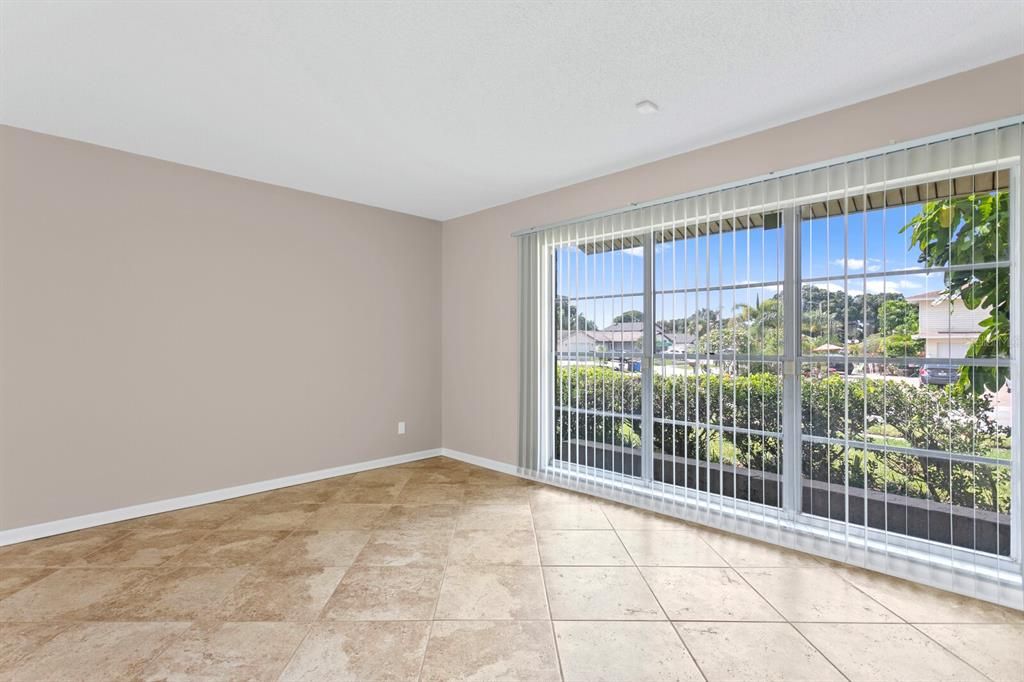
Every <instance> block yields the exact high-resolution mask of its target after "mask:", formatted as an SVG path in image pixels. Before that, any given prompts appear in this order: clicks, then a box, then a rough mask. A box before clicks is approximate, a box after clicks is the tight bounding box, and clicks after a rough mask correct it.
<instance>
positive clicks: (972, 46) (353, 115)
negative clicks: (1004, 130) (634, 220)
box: [0, 0, 1024, 219]
mask: <svg viewBox="0 0 1024 682" xmlns="http://www.w3.org/2000/svg"><path fill="white" fill-rule="evenodd" d="M0 22H2V25H0V87H2V90H0V98H2V99H0V121H2V122H4V123H7V124H10V125H13V126H18V127H22V128H28V129H31V130H37V131H41V132H45V133H50V134H53V135H61V136H64V137H69V138H73V139H77V140H84V141H87V142H93V143H96V144H100V145H105V146H108V147H114V148H117V149H123V150H127V151H130V152H135V153H138V154H145V155H148V156H154V157H157V158H161V159H168V160H171V161H177V162H180V163H184V164H189V165H192V166H198V167H200V168H207V169H210V170H215V171H220V172H223V173H229V174H232V175H238V176H242V177H246V178H253V179H256V180H262V181H265V182H270V183H274V184H278V185H285V186H288V187H294V188H298V189H302V190H307V191H310V192H317V193H320V194H325V195H329V196H333V197H340V198H343V199H349V200H352V201H358V202H362V203H366V204H371V205H375V206H383V207H386V208H391V209H395V210H399V211H405V212H408V213H414V214H418V215H423V216H428V217H432V218H438V219H446V218H451V217H454V216H458V215H462V214H465V213H470V212H472V211H476V210H479V209H482V208H486V207H489V206H494V205H497V204H501V203H505V202H508V201H511V200H514V199H518V198H521V197H525V196H529V195H531V194H536V193H538V192H543V191H545V190H550V189H554V188H557V187H561V186H564V185H567V184H571V183H573V182H577V181H580V180H584V179H587V178H591V177H596V176H599V175H603V174H605V173H609V172H611V171H615V170H619V169H622V168H626V167H629V166H632V165H636V164H639V163H643V162H646V161H652V160H655V159H658V158H662V157H665V156H669V155H671V154H674V153H679V152H682V151H686V150H688V149H692V148H695V147H700V146H704V145H706V144H709V143H713V142H716V141H719V140H722V139H726V138H728V137H733V136H736V135H740V134H744V133H748V132H753V131H755V130H760V129H764V128H768V127H771V126H773V125H777V124H780V123H784V122H786V121H791V120H795V119H798V118H802V117H805V116H808V115H811V114H814V113H818V112H821V111H826V110H829V109H834V108H836V107H839V106H842V105H845V104H849V103H852V102H856V101H859V100H863V99H867V98H870V97H873V96H876V95H880V94H884V93H886V92H890V91H893V90H897V89H900V88H903V87H906V86H909V85H914V84H917V83H921V82H925V81H928V80H931V79H934V78H938V77H941V76H945V75H948V74H952V73H956V72H959V71H963V70H966V69H969V68H973V67H975V66H980V65H983V64H986V63H989V62H993V61H996V60H999V59H1002V58H1006V57H1009V56H1012V55H1015V54H1019V53H1021V52H1024V2H1020V1H1019V0H1016V1H983V0H973V1H960V2H946V1H942V0H927V1H925V2H917V1H913V0H902V1H899V2H867V1H860V2H857V1H854V2H797V1H786V2H782V1H780V2H755V1H745V2H717V1H716V2H702V1H701V2H698V1H692V0H691V1H690V2H672V3H661V2H659V3H644V2H626V3H597V2H558V3H537V2H446V3H430V2H391V3H383V2H379V3H375V2H369V3H321V2H317V3H305V2H289V3H260V4H246V3H218V2H207V3H193V2H181V3H146V2H135V3H117V4H111V3H96V2H62V3H53V4H50V3H44V2H32V3H21V2H13V3H12V2H5V3H4V4H3V6H2V15H0ZM965 96H984V95H983V93H974V94H969V93H965ZM643 99H650V100H653V101H654V102H656V103H657V104H658V105H659V107H660V108H661V112H660V113H659V114H656V115H647V116H642V115H639V114H638V113H637V112H636V111H635V110H634V103H635V102H637V101H639V100H643ZM950 105H951V106H955V102H951V103H950Z"/></svg>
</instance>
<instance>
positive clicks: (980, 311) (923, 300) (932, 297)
mask: <svg viewBox="0 0 1024 682" xmlns="http://www.w3.org/2000/svg"><path fill="white" fill-rule="evenodd" d="M907 301H908V302H910V303H916V304H917V306H918V311H919V313H918V332H917V334H915V335H914V338H915V339H924V342H925V347H924V355H925V357H926V358H962V357H964V356H966V355H967V349H968V347H970V345H971V344H972V343H974V340H975V339H976V338H978V333H979V332H980V331H981V321H982V320H984V319H985V318H986V317H988V315H989V311H988V309H987V308H976V309H975V310H971V309H969V308H968V307H967V306H965V305H964V303H963V301H960V300H958V299H957V300H952V301H950V300H949V299H948V298H947V297H946V296H945V295H944V294H943V292H941V291H928V292H925V293H923V294H918V295H917V296H909V297H908V298H907Z"/></svg>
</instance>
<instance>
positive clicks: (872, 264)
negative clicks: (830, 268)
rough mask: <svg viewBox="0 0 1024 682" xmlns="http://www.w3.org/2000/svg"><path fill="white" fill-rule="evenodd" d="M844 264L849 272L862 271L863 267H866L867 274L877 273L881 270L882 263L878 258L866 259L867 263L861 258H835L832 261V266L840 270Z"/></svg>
mask: <svg viewBox="0 0 1024 682" xmlns="http://www.w3.org/2000/svg"><path fill="white" fill-rule="evenodd" d="M844 264H845V265H846V267H847V268H848V269H850V270H864V266H865V265H867V271H868V272H878V271H879V270H881V269H882V261H881V260H879V259H878V258H868V259H867V261H865V260H864V259H863V258H846V259H843V258H836V259H835V260H834V261H832V265H835V266H838V267H840V268H842V267H843V265H844Z"/></svg>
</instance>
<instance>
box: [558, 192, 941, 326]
mask: <svg viewBox="0 0 1024 682" xmlns="http://www.w3.org/2000/svg"><path fill="white" fill-rule="evenodd" d="M919 212H920V205H909V206H905V207H904V206H901V207H892V208H887V209H880V210H874V211H868V212H866V213H864V212H862V213H854V214H852V215H850V216H841V215H840V216H833V217H830V218H818V219H813V220H804V221H802V223H801V247H802V253H801V261H802V262H801V272H802V276H803V277H804V278H805V279H806V278H812V277H813V278H817V277H829V278H833V279H832V280H831V281H829V282H827V283H824V282H823V283H818V286H822V287H828V288H831V289H835V290H841V289H845V290H846V291H847V292H848V293H849V294H850V295H858V294H861V293H863V292H864V291H865V290H866V291H868V292H869V293H882V292H899V293H902V294H903V295H905V296H913V295H914V294H919V293H923V292H925V291H929V290H935V289H939V288H941V287H942V284H943V282H942V277H941V275H930V276H924V275H907V274H901V273H900V272H899V271H902V270H908V269H913V268H918V267H920V264H919V262H918V256H919V255H920V251H919V250H918V249H917V248H916V247H912V246H910V240H909V238H908V235H907V234H901V233H900V228H901V227H902V226H904V225H906V224H907V223H908V222H910V220H911V219H913V218H914V216H916V215H917V214H918V213H919ZM844 235H846V236H845V237H844ZM865 237H866V238H865ZM782 239H783V233H782V230H781V229H773V230H764V229H760V228H758V229H752V230H739V231H736V232H730V233H726V234H724V235H712V236H711V237H701V238H699V239H687V240H677V241H674V242H668V243H666V244H661V245H658V246H657V247H656V249H655V289H656V290H657V291H663V290H666V289H668V290H671V289H683V288H686V289H690V288H695V287H697V288H705V287H709V286H710V287H718V286H730V285H736V284H755V285H757V284H762V283H766V284H767V283H770V282H773V281H776V280H779V279H781V278H782ZM844 264H845V265H846V266H847V267H848V274H849V276H850V279H849V281H848V282H844V281H843V269H844ZM557 269H558V281H557V284H556V286H557V290H558V293H559V294H560V295H565V296H569V297H571V298H575V297H576V296H578V295H584V296H585V295H601V294H615V295H616V296H615V298H613V299H607V300H601V301H581V302H580V303H579V304H578V308H579V311H580V312H581V313H582V314H583V315H584V316H586V317H587V318H589V319H591V320H594V321H595V322H596V323H597V325H598V327H605V326H607V325H609V324H611V321H612V318H613V317H615V316H616V315H618V314H621V313H622V312H623V311H625V310H639V309H641V308H642V305H643V300H642V296H641V293H642V291H643V253H642V251H641V250H640V249H638V248H637V249H628V250H626V251H615V252H609V253H601V254H593V255H589V256H588V255H586V254H584V253H583V252H581V251H580V250H578V249H576V248H562V249H559V250H558V252H557ZM883 272H887V273H890V274H887V275H885V276H880V275H879V273H883ZM865 275H868V277H866V278H865ZM779 292H781V287H780V286H777V285H766V286H751V287H747V288H742V289H728V290H725V291H723V292H722V293H721V294H720V293H718V292H717V291H711V292H707V291H703V292H700V293H685V294H684V293H676V294H662V295H659V296H658V297H657V302H656V304H657V318H658V319H659V320H660V319H672V318H677V317H686V316H687V315H689V314H691V313H693V312H694V311H695V310H696V309H697V308H698V307H710V308H714V309H721V310H722V312H723V314H724V315H725V316H727V317H728V316H729V315H731V314H732V311H733V310H734V309H735V308H736V306H738V305H739V304H747V305H755V304H756V303H757V302H758V301H759V300H764V299H765V298H769V297H771V296H772V295H774V294H776V293H779ZM630 294H632V295H630Z"/></svg>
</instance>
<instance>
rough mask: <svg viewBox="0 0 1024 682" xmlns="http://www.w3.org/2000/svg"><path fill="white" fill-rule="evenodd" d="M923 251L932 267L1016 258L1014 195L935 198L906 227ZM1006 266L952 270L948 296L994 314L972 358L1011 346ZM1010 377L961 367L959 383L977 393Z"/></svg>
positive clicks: (1002, 352) (1002, 353)
mask: <svg viewBox="0 0 1024 682" xmlns="http://www.w3.org/2000/svg"><path fill="white" fill-rule="evenodd" d="M900 231H901V232H906V231H909V232H910V235H911V241H912V242H913V244H914V245H916V246H917V247H918V248H919V249H920V250H921V255H920V257H919V258H918V261H919V262H920V263H922V264H924V265H925V266H927V267H945V266H947V265H972V264H975V263H996V262H1000V261H1007V260H1009V258H1010V248H1009V247H1010V245H1009V234H1010V193H1009V192H1005V191H1003V192H991V193H983V194H969V195H967V196H963V197H950V198H948V199H943V200H941V201H930V202H928V203H926V204H925V205H924V208H923V209H922V211H921V213H920V214H918V215H917V216H916V217H915V218H914V219H913V220H911V221H910V222H909V223H907V224H906V225H904V226H903V227H902V228H901V230H900ZM1009 274H1010V273H1009V271H1008V269H1007V268H1005V267H988V268H969V269H966V270H947V271H946V275H945V284H946V288H945V295H946V296H947V297H948V298H949V299H951V300H953V299H960V300H961V301H962V302H963V304H964V305H965V306H967V308H968V309H970V310H976V309H978V308H982V309H985V310H988V311H989V316H988V318H986V319H985V320H983V321H982V322H981V333H979V334H978V338H977V339H975V340H974V342H973V343H972V344H971V345H970V347H969V348H968V349H967V357H970V358H997V357H1000V356H1004V357H1005V355H1006V354H1007V353H1008V351H1009V348H1010V277H1009ZM1008 378H1009V369H1008V368H1006V367H970V366H968V365H965V366H963V367H962V368H961V369H960V381H959V386H960V387H961V388H964V389H968V388H969V389H971V390H972V391H973V392H974V393H975V394H980V393H983V392H985V391H986V390H987V391H998V390H999V389H1000V388H1002V386H1003V384H1004V383H1006V380H1007V379H1008Z"/></svg>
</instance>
